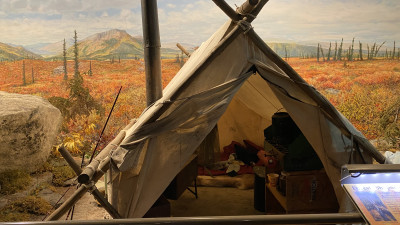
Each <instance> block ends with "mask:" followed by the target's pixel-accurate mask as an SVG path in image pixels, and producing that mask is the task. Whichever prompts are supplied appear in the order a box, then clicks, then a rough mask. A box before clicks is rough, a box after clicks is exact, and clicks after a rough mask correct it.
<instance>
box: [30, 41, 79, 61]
mask: <svg viewBox="0 0 400 225" xmlns="http://www.w3.org/2000/svg"><path fill="white" fill-rule="evenodd" d="M63 44H64V40H62V41H58V42H55V43H39V44H33V45H25V46H24V48H26V49H28V50H29V51H31V52H34V53H36V54H39V55H42V56H44V57H49V56H55V55H59V54H61V52H62V49H63ZM72 44H73V42H72V41H71V40H66V45H67V46H66V47H67V48H69V47H71V46H72Z"/></svg>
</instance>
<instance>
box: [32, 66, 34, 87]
mask: <svg viewBox="0 0 400 225" xmlns="http://www.w3.org/2000/svg"><path fill="white" fill-rule="evenodd" d="M32 83H35V77H34V75H33V66H32Z"/></svg>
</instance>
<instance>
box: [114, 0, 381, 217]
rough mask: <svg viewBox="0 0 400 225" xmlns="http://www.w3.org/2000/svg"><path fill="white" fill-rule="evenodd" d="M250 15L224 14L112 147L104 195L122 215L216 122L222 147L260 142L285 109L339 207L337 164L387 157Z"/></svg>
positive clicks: (160, 184) (144, 200)
mask: <svg viewBox="0 0 400 225" xmlns="http://www.w3.org/2000/svg"><path fill="white" fill-rule="evenodd" d="M265 2H266V1H261V2H260V3H259V4H265ZM260 8H261V7H258V8H256V9H255V10H254V11H253V15H256V14H257V10H259V9H260ZM247 18H249V19H247V20H246V19H244V20H240V21H228V22H227V23H225V24H224V25H223V26H222V27H221V28H220V29H219V30H218V31H217V32H215V33H214V34H213V35H212V37H210V38H209V39H208V40H207V41H206V42H204V43H203V44H202V45H201V46H200V47H199V48H198V49H197V50H196V51H195V52H194V53H193V54H192V55H191V57H190V59H189V60H188V61H187V62H186V64H185V65H184V66H183V67H182V69H181V70H180V71H179V72H178V73H177V74H176V76H175V77H174V78H173V80H172V81H171V82H170V83H169V84H168V86H167V87H166V88H165V89H164V91H163V97H162V98H161V99H159V100H158V101H156V102H155V103H154V104H153V105H151V106H149V107H148V108H147V109H146V110H145V111H144V112H143V114H142V115H141V116H140V117H139V119H138V120H137V122H136V123H135V124H134V125H133V126H132V127H131V128H129V129H127V130H126V136H125V138H124V139H123V141H122V142H121V144H120V145H119V146H117V147H115V149H113V150H112V152H111V158H112V160H111V161H112V165H113V170H112V173H111V174H112V187H111V194H110V196H109V198H110V200H111V204H112V205H113V206H114V207H115V208H116V209H117V210H118V212H119V213H120V214H121V216H122V217H142V216H143V215H144V214H145V213H146V212H147V210H148V209H149V208H150V207H151V206H152V205H153V203H154V202H155V201H156V200H157V199H158V197H159V196H160V195H161V194H162V193H163V191H164V190H165V188H166V187H167V186H168V184H169V183H170V182H171V180H172V179H173V178H174V177H175V175H176V174H177V173H178V172H179V171H180V170H181V169H182V168H183V166H184V165H185V163H186V162H187V161H188V159H189V158H190V157H191V156H192V154H193V153H194V152H195V150H196V148H197V147H198V146H199V145H200V144H201V142H202V141H203V139H204V138H205V137H206V136H207V135H208V133H209V132H210V131H211V130H212V129H213V128H214V127H215V125H216V124H218V131H219V137H220V142H221V145H222V146H223V145H226V144H229V143H230V141H232V140H236V141H241V140H244V139H248V140H251V141H253V142H255V143H256V144H259V145H261V146H262V145H263V141H264V137H263V130H264V129H265V128H266V127H267V126H269V125H270V124H271V116H272V115H273V114H274V113H275V112H277V111H279V110H281V111H282V110H283V111H286V112H288V113H289V115H290V116H291V117H292V118H293V120H294V121H295V123H296V124H297V126H298V127H299V128H300V130H301V131H302V132H303V134H304V135H305V137H306V138H307V139H308V141H309V142H310V144H311V145H312V146H313V148H314V149H315V150H316V152H317V154H318V156H319V158H320V159H321V161H322V163H323V165H324V167H325V170H326V172H327V174H328V176H329V178H330V180H331V182H332V184H333V187H334V189H335V193H336V195H337V197H338V200H339V201H340V205H341V209H342V210H343V211H346V210H347V209H349V208H348V207H349V205H347V204H346V202H347V201H346V200H345V198H346V197H345V195H344V192H343V191H342V188H341V186H340V183H339V180H340V167H341V166H342V165H344V164H346V163H371V161H372V157H374V158H375V159H377V160H378V161H379V162H383V161H384V158H383V157H382V156H381V155H380V153H378V152H377V151H376V150H375V149H374V148H373V147H372V146H371V144H370V143H369V142H368V140H367V139H365V137H364V136H363V135H362V134H361V133H360V132H359V131H357V130H356V129H355V128H354V127H353V126H352V125H351V124H350V122H348V120H347V119H346V118H344V117H343V116H342V115H341V114H340V113H339V112H338V111H337V110H336V109H335V108H334V107H333V106H332V105H331V104H330V103H329V102H328V101H327V100H326V99H325V98H324V97H323V96H322V95H321V94H319V93H318V92H317V91H316V90H315V89H314V88H313V87H311V86H309V85H308V84H307V83H306V82H305V81H304V80H303V79H301V78H300V77H299V76H298V75H297V74H296V72H295V71H294V70H293V69H292V68H290V66H289V65H287V64H286V63H285V62H284V61H283V60H282V59H280V58H279V57H278V56H277V55H276V54H274V53H273V51H272V50H271V49H269V47H268V46H267V45H266V44H265V43H264V42H262V41H261V39H260V38H259V37H258V36H257V34H256V33H255V32H254V30H253V29H252V27H251V24H250V23H249V22H251V20H252V17H250V16H249V17H247Z"/></svg>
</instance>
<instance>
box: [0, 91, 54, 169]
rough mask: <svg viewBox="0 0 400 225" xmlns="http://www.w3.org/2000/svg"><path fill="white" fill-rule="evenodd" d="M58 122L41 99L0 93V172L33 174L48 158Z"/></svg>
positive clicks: (44, 100)
mask: <svg viewBox="0 0 400 225" xmlns="http://www.w3.org/2000/svg"><path fill="white" fill-rule="evenodd" d="M61 121H62V117H61V112H60V110H58V109H57V108H56V107H54V106H53V105H51V104H50V103H49V102H48V101H47V100H46V99H44V98H41V97H38V96H33V95H21V94H11V93H7V92H3V91H0V172H3V171H5V170H9V169H23V170H26V171H28V172H32V171H35V169H37V167H38V166H40V165H41V164H42V163H44V162H45V161H46V160H47V158H48V157H49V155H50V152H51V148H52V146H53V145H54V144H55V140H56V136H57V135H58V132H59V128H60V125H61Z"/></svg>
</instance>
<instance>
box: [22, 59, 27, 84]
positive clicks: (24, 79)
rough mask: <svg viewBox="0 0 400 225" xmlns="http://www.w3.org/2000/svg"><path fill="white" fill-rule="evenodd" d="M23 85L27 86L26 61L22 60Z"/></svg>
mask: <svg viewBox="0 0 400 225" xmlns="http://www.w3.org/2000/svg"><path fill="white" fill-rule="evenodd" d="M22 85H24V86H25V85H26V78H25V61H24V60H22Z"/></svg>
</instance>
